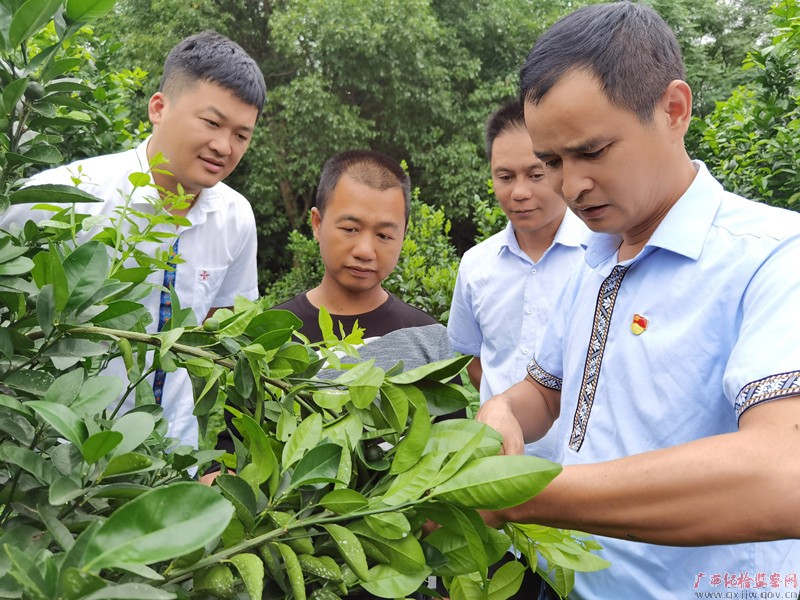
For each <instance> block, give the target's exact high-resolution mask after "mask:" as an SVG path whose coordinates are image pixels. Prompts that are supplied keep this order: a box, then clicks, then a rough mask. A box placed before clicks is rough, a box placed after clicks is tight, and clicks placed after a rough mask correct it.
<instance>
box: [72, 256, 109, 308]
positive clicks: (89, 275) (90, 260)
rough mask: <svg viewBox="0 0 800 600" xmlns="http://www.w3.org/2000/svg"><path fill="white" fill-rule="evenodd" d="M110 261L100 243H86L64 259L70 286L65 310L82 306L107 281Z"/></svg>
mask: <svg viewBox="0 0 800 600" xmlns="http://www.w3.org/2000/svg"><path fill="white" fill-rule="evenodd" d="M108 266H109V259H108V252H107V251H106V247H105V246H104V245H103V244H101V243H100V242H94V241H91V242H86V243H85V244H82V245H80V246H78V247H77V248H76V249H75V251H74V252H73V253H72V254H70V255H69V256H68V257H67V258H66V259H64V272H65V273H66V276H67V284H68V286H69V290H70V293H69V298H68V300H67V305H66V306H65V307H64V308H65V310H70V309H74V308H77V307H79V306H81V305H82V304H83V303H84V302H85V301H86V300H88V299H89V298H91V297H92V296H93V295H94V293H95V292H97V290H99V289H100V288H101V287H102V286H103V284H104V283H105V281H106V273H107V272H108Z"/></svg>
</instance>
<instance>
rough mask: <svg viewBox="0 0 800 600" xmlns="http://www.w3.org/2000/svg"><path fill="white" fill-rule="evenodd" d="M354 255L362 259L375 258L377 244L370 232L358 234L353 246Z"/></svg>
mask: <svg viewBox="0 0 800 600" xmlns="http://www.w3.org/2000/svg"><path fill="white" fill-rule="evenodd" d="M353 256H354V257H355V258H357V259H358V260H362V261H371V260H373V259H374V258H375V256H376V253H375V244H374V241H373V236H372V235H371V234H370V233H369V232H365V233H364V234H363V235H360V236H358V238H357V239H356V241H355V245H354V246H353Z"/></svg>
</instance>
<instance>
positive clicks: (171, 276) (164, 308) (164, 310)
mask: <svg viewBox="0 0 800 600" xmlns="http://www.w3.org/2000/svg"><path fill="white" fill-rule="evenodd" d="M179 241H180V238H175V243H174V244H172V250H170V253H169V259H168V261H167V265H169V266H170V267H172V269H165V270H164V289H163V290H162V291H161V303H160V305H159V307H158V330H159V331H161V330H162V329H163V328H164V325H166V323H167V321H169V320H170V319H171V318H172V301H171V300H170V291H171V289H172V288H174V287H175V275H176V273H177V269H176V267H175V263H174V262H172V261H173V260H174V258H175V256H176V255H177V254H178V242H179ZM166 379H167V374H166V373H165V372H164V371H162V370H161V369H157V370H156V374H155V378H154V379H153V395H154V396H155V397H156V404H161V396H162V395H163V394H164V381H165V380H166Z"/></svg>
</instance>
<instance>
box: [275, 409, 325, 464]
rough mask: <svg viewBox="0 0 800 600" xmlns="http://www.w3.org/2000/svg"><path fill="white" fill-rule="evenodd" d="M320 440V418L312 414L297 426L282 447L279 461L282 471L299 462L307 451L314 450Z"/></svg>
mask: <svg viewBox="0 0 800 600" xmlns="http://www.w3.org/2000/svg"><path fill="white" fill-rule="evenodd" d="M321 439H322V417H321V416H320V414H319V413H313V414H311V415H310V416H308V417H307V418H305V419H304V420H303V421H302V422H301V423H300V425H298V426H297V429H296V430H295V432H294V434H292V436H291V437H290V438H289V440H288V441H287V442H286V445H285V446H284V447H283V455H282V458H281V461H282V463H283V469H284V471H285V470H287V469H289V467H291V466H292V465H293V464H294V463H296V462H297V461H298V460H300V459H301V458H302V457H303V456H304V455H305V454H306V453H307V452H308V451H309V450H311V449H312V448H314V447H315V446H316V445H317V444H319V441H320V440H321Z"/></svg>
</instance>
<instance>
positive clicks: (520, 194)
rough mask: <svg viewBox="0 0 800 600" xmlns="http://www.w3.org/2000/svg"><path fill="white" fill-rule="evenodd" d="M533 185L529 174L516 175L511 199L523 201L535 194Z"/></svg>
mask: <svg viewBox="0 0 800 600" xmlns="http://www.w3.org/2000/svg"><path fill="white" fill-rule="evenodd" d="M532 188H533V186H532V184H531V181H530V179H528V177H527V176H522V177H516V178H515V179H514V187H513V188H512V190H511V199H512V200H517V201H518V202H523V201H525V200H527V199H528V198H530V197H531V196H532V195H533V189H532Z"/></svg>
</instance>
